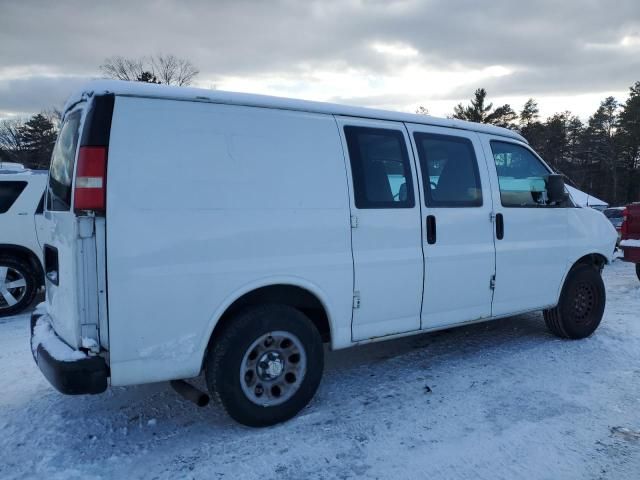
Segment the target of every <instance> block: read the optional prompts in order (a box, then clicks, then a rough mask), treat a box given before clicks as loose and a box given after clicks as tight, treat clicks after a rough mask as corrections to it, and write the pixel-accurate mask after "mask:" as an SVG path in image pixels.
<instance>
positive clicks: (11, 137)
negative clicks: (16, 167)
mask: <svg viewBox="0 0 640 480" xmlns="http://www.w3.org/2000/svg"><path fill="white" fill-rule="evenodd" d="M22 125H23V122H22V121H21V120H19V119H6V120H2V121H0V161H2V160H4V161H8V162H12V161H14V162H15V161H18V160H19V158H18V157H19V152H21V151H23V150H24V144H23V141H22V136H21V135H20V128H21V127H22Z"/></svg>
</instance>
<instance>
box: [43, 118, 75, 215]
mask: <svg viewBox="0 0 640 480" xmlns="http://www.w3.org/2000/svg"><path fill="white" fill-rule="evenodd" d="M79 127H80V112H79V111H76V112H73V113H72V114H71V115H69V116H68V117H67V118H66V119H65V120H64V123H63V124H62V128H61V129H60V133H59V134H58V140H57V141H56V144H55V146H54V147H53V155H52V156H51V169H50V171H49V188H48V199H47V208H48V209H49V210H58V211H65V210H69V209H70V208H71V183H72V182H73V167H74V164H75V160H76V148H77V146H78V136H79V131H78V130H79Z"/></svg>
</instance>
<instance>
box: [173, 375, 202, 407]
mask: <svg viewBox="0 0 640 480" xmlns="http://www.w3.org/2000/svg"><path fill="white" fill-rule="evenodd" d="M169 383H170V384H171V387H172V388H173V389H174V390H175V391H176V392H177V393H178V394H179V395H180V396H181V397H183V398H185V399H186V400H189V401H190V402H193V403H195V404H196V405H197V406H199V407H206V406H207V405H209V395H207V394H206V393H205V392H203V391H202V390H200V389H198V388H196V387H194V386H193V385H191V384H190V383H187V382H185V381H184V380H171V381H170V382H169Z"/></svg>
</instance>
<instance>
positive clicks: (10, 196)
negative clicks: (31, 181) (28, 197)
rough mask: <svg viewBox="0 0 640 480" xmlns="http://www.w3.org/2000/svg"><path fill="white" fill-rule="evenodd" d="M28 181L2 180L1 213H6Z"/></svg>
mask: <svg viewBox="0 0 640 480" xmlns="http://www.w3.org/2000/svg"><path fill="white" fill-rule="evenodd" d="M26 186H27V182H13V181H12V182H0V213H6V212H8V211H9V209H10V208H11V206H12V205H13V204H14V203H15V201H16V200H17V199H18V197H19V196H20V194H21V193H22V191H23V190H24V188H25V187H26Z"/></svg>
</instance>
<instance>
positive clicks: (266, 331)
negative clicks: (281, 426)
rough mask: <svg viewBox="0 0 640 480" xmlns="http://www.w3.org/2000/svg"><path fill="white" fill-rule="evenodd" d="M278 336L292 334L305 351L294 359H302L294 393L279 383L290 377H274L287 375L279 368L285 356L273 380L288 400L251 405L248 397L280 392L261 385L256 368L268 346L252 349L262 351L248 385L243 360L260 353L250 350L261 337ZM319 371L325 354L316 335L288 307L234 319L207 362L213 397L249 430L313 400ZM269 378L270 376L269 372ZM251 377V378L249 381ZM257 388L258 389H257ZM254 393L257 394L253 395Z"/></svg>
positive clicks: (259, 310)
mask: <svg viewBox="0 0 640 480" xmlns="http://www.w3.org/2000/svg"><path fill="white" fill-rule="evenodd" d="M278 332H284V333H285V334H288V335H291V336H292V338H295V339H296V340H297V341H298V343H297V345H298V346H300V347H301V348H302V349H303V350H304V351H303V352H302V351H301V355H299V356H298V357H297V358H298V361H300V357H301V356H303V358H304V366H305V367H304V371H302V370H301V371H299V372H298V373H297V374H298V378H295V375H293V374H291V375H293V377H294V380H293V382H297V383H292V384H294V385H295V388H291V390H288V389H289V385H286V384H284V380H283V379H284V378H287V375H290V373H286V374H285V376H284V377H278V376H279V375H281V373H282V372H284V371H285V370H284V367H282V365H285V364H286V362H288V361H289V360H287V359H286V355H287V354H286V353H284V354H283V355H282V357H281V358H283V359H284V360H283V362H282V364H281V365H280V367H278V368H282V370H280V373H276V374H275V375H276V377H273V378H278V380H277V381H279V382H280V383H281V384H283V385H284V387H283V390H287V392H286V394H287V395H289V394H290V395H291V397H290V398H288V399H287V400H286V401H284V400H283V403H280V404H277V405H259V404H258V403H256V401H260V399H259V398H254V400H255V401H254V400H252V399H251V398H250V395H252V394H253V393H255V392H260V391H261V390H262V391H264V390H266V389H273V388H278V390H277V392H279V391H280V389H279V387H277V385H275V383H271V382H272V380H271V379H266V380H265V379H264V377H261V376H260V374H263V375H264V374H265V373H267V372H265V371H264V369H260V368H259V367H258V365H264V363H262V362H260V358H263V357H264V356H265V355H268V351H267V350H268V349H269V348H271V347H269V346H265V345H267V343H266V341H265V343H264V345H263V344H262V343H258V346H257V347H256V348H259V349H262V350H261V351H260V353H259V355H260V356H261V357H260V358H258V359H256V360H253V361H254V362H256V366H255V372H253V373H251V372H250V371H249V372H245V374H246V375H248V376H249V378H250V379H251V380H252V381H253V382H255V383H253V384H250V382H249V381H248V380H247V377H246V376H245V377H243V379H241V376H242V374H241V372H242V371H246V370H247V368H249V367H246V364H247V362H246V360H247V359H251V356H252V355H253V358H254V359H255V358H256V356H258V353H257V352H258V350H255V349H254V344H255V342H258V341H259V340H260V339H261V338H264V336H265V335H267V339H268V338H271V339H272V341H273V337H271V336H270V334H271V333H273V334H274V337H277V334H278ZM283 344H284V342H283ZM294 357H295V355H291V356H290V357H289V358H290V359H291V362H290V364H291V366H293V365H294V364H295V363H296V362H295V358H294ZM323 369H324V351H323V345H322V338H321V337H320V333H319V332H318V330H317V328H316V327H315V325H314V324H313V323H312V322H311V320H309V318H308V317H307V316H306V315H304V314H303V313H301V312H300V311H298V310H296V309H294V308H292V307H289V306H286V305H263V306H257V307H252V308H249V309H246V310H243V311H241V312H239V313H238V314H236V315H235V316H234V318H232V319H230V321H229V323H228V324H227V325H226V326H225V327H224V328H223V330H222V331H221V332H220V334H217V335H216V338H215V339H214V340H213V341H212V344H211V345H210V347H209V352H208V354H207V358H206V360H205V377H206V381H207V387H208V389H209V393H210V394H211V396H212V397H213V398H215V399H217V400H218V401H219V403H220V404H222V406H223V407H224V409H225V410H226V411H227V413H228V414H229V415H230V416H231V417H232V418H233V419H234V420H235V421H237V422H238V423H241V424H243V425H247V426H250V427H266V426H269V425H274V424H276V423H280V422H284V421H286V420H289V419H290V418H292V417H294V416H295V415H296V414H297V413H298V412H299V411H300V410H301V409H302V408H304V407H305V406H306V405H307V404H308V403H309V402H310V401H311V399H312V398H313V395H314V394H315V392H316V390H317V389H318V385H319V384H320V379H321V378H322V371H323ZM250 373H251V374H250ZM268 373H271V370H270V371H269V372H268ZM254 374H255V378H253V377H252V375H254ZM288 381H289V379H287V382H288ZM261 382H262V383H264V385H263V384H262V383H261ZM273 382H276V380H273ZM250 385H251V386H250ZM272 385H273V386H272ZM258 387H260V389H259V390H258ZM254 388H255V389H256V390H251V389H254ZM245 389H248V390H249V393H246V392H245ZM269 392H273V390H269ZM269 395H271V393H269ZM265 399H266V397H265ZM276 401H277V399H276Z"/></svg>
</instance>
